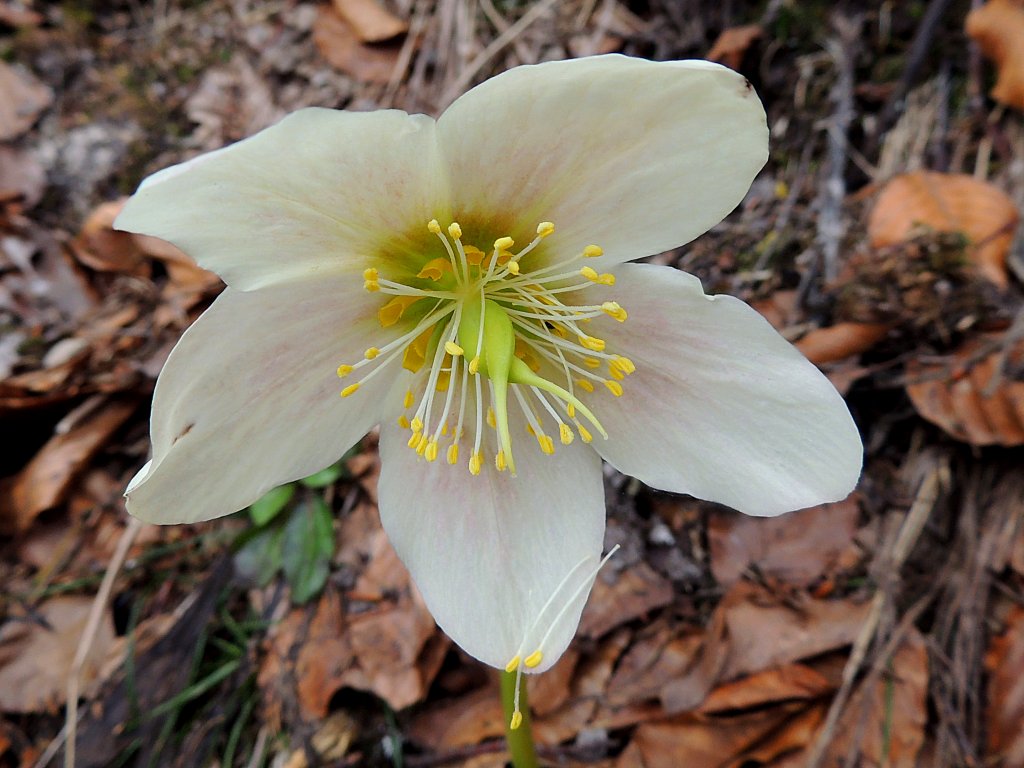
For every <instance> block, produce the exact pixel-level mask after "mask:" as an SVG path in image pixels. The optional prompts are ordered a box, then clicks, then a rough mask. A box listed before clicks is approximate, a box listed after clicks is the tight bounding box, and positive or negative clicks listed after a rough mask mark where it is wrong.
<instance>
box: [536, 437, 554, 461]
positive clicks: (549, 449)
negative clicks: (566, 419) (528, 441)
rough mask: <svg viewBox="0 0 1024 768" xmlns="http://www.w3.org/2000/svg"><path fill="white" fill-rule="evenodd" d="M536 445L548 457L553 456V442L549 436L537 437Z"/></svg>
mask: <svg viewBox="0 0 1024 768" xmlns="http://www.w3.org/2000/svg"><path fill="white" fill-rule="evenodd" d="M537 444H538V445H539V446H540V449H541V450H542V451H543V452H544V453H546V454H547V455H548V456H553V455H554V453H555V441H554V440H552V439H551V437H550V435H537Z"/></svg>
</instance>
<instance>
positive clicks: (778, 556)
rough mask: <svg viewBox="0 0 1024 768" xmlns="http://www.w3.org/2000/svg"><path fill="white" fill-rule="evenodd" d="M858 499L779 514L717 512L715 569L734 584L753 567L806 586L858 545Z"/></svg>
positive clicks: (712, 524)
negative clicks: (855, 539) (768, 515)
mask: <svg viewBox="0 0 1024 768" xmlns="http://www.w3.org/2000/svg"><path fill="white" fill-rule="evenodd" d="M859 514H860V512H859V505H858V503H857V498H856V497H855V496H854V497H850V498H847V499H846V500H844V501H841V502H838V503H836V504H822V505H820V506H817V507H811V508H810V509H802V510H800V511H798V512H792V513H790V514H788V515H780V516H779V517H749V516H747V515H740V514H737V513H735V512H726V511H715V512H712V513H711V516H710V519H709V520H708V544H709V546H710V550H711V572H712V573H713V574H714V577H715V579H716V580H717V581H718V582H719V583H720V584H722V586H725V587H730V586H732V585H733V584H735V583H736V582H737V581H739V580H740V578H742V576H743V574H744V573H746V572H747V571H748V570H749V569H750V568H751V567H756V568H757V570H758V571H759V572H760V573H761V574H763V575H765V576H767V577H769V578H776V579H779V580H781V581H785V582H786V583H788V584H793V585H797V586H807V585H809V584H811V583H813V582H815V581H817V580H818V579H820V578H822V577H823V576H825V575H827V574H829V573H830V572H834V569H835V567H836V564H837V563H838V561H839V557H840V555H842V554H843V552H845V551H846V550H847V548H848V547H850V545H851V544H852V543H853V535H854V532H855V531H856V530H857V520H858V517H859Z"/></svg>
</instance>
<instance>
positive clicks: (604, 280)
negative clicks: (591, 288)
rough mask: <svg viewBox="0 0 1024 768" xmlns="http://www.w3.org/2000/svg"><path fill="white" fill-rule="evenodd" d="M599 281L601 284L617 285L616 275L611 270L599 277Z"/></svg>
mask: <svg viewBox="0 0 1024 768" xmlns="http://www.w3.org/2000/svg"><path fill="white" fill-rule="evenodd" d="M597 282H598V284H600V285H615V275H613V274H612V273H611V272H605V273H603V274H602V275H601V276H600V277H598V278H597Z"/></svg>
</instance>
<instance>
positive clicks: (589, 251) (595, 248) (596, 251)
mask: <svg viewBox="0 0 1024 768" xmlns="http://www.w3.org/2000/svg"><path fill="white" fill-rule="evenodd" d="M602 254H604V249H603V248H602V247H601V246H600V245H588V246H587V247H586V248H584V249H583V255H584V256H586V257H587V258H588V259H594V258H597V257H598V256H601V255H602Z"/></svg>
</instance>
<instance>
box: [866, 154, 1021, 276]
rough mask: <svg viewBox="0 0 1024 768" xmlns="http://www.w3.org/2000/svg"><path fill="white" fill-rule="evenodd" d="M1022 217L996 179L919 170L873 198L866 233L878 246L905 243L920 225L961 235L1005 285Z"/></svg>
mask: <svg viewBox="0 0 1024 768" xmlns="http://www.w3.org/2000/svg"><path fill="white" fill-rule="evenodd" d="M1019 218H1020V216H1019V213H1018V211H1017V207H1016V206H1015V205H1014V203H1013V200H1012V199H1010V197H1009V196H1008V195H1007V194H1006V193H1005V192H1003V191H1002V190H1001V189H999V188H998V187H996V186H993V185H992V184H989V183H987V182H984V181H979V180H978V179H975V178H974V177H972V176H967V175H965V174H957V173H935V172H932V171H915V172H913V173H907V174H904V175H902V176H896V177H895V178H893V179H892V180H891V181H889V183H888V184H886V185H885V188H884V189H883V190H882V193H881V194H880V195H879V196H878V199H877V200H876V201H875V207H874V208H873V209H872V211H871V216H870V218H869V220H868V235H869V237H870V238H871V244H872V246H874V247H875V248H882V247H885V246H891V245H896V244H898V243H901V242H906V241H907V240H909V239H911V238H912V237H913V236H914V235H916V234H920V232H921V230H922V228H924V229H926V230H927V229H931V230H934V231H936V232H956V233H961V234H963V235H964V236H965V237H966V238H967V239H968V241H969V242H970V248H968V250H967V253H968V256H969V257H970V258H971V260H972V262H973V263H974V265H975V266H976V268H977V270H978V272H979V274H981V275H982V276H983V277H985V278H986V279H988V280H989V281H990V282H992V283H994V284H995V285H997V286H998V287H999V288H1006V285H1007V273H1006V257H1007V254H1008V253H1009V250H1010V245H1011V243H1012V242H1013V233H1014V230H1015V229H1016V228H1017V222H1018V220H1019Z"/></svg>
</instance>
